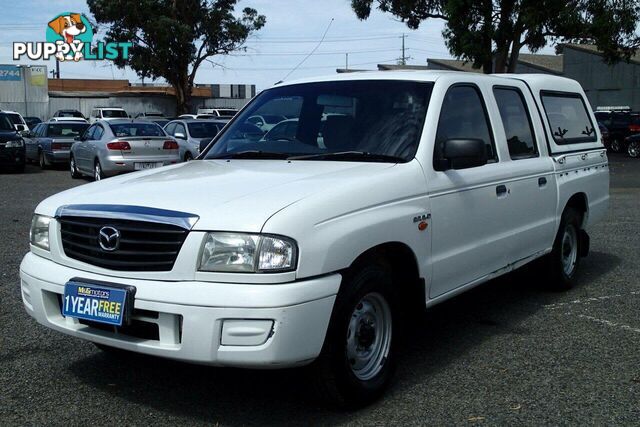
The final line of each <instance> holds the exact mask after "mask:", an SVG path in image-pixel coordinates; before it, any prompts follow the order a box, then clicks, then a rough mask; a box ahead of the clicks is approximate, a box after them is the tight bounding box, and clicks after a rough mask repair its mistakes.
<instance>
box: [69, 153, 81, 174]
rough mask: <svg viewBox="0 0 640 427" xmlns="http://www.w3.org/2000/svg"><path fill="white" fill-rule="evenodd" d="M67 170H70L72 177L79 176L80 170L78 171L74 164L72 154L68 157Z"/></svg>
mask: <svg viewBox="0 0 640 427" xmlns="http://www.w3.org/2000/svg"><path fill="white" fill-rule="evenodd" d="M69 172H71V178H72V179H78V178H80V172H78V168H77V166H76V159H74V158H73V156H71V157H70V158H69Z"/></svg>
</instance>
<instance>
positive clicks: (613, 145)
mask: <svg viewBox="0 0 640 427" xmlns="http://www.w3.org/2000/svg"><path fill="white" fill-rule="evenodd" d="M611 149H612V150H613V151H615V152H618V151H620V142H619V141H618V140H616V139H614V140H613V141H612V142H611Z"/></svg>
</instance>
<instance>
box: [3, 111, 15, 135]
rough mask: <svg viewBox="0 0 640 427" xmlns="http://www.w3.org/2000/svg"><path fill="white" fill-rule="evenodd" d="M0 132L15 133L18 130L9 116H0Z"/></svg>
mask: <svg viewBox="0 0 640 427" xmlns="http://www.w3.org/2000/svg"><path fill="white" fill-rule="evenodd" d="M0 130H8V131H14V132H15V130H16V128H14V127H13V124H11V120H9V116H8V114H1V115H0Z"/></svg>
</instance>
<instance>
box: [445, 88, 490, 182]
mask: <svg viewBox="0 0 640 427" xmlns="http://www.w3.org/2000/svg"><path fill="white" fill-rule="evenodd" d="M448 139H482V140H483V141H484V143H485V146H486V148H487V161H488V162H489V163H494V162H497V161H498V155H497V153H496V148H495V143H494V141H493V136H492V135H491V126H490V124H489V117H488V115H487V112H486V108H485V105H484V101H483V100H482V95H481V94H480V91H479V89H478V88H477V87H475V86H472V85H459V86H453V87H451V88H449V90H448V91H447V94H446V95H445V97H444V100H443V101H442V109H441V110H440V119H439V121H438V130H437V132H436V144H435V150H434V153H433V166H434V168H435V169H436V170H440V169H441V168H440V160H442V147H443V144H444V142H445V141H446V140H448Z"/></svg>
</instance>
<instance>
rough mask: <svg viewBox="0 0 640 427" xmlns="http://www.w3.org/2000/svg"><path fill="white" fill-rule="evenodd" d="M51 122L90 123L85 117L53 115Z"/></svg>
mask: <svg viewBox="0 0 640 427" xmlns="http://www.w3.org/2000/svg"><path fill="white" fill-rule="evenodd" d="M48 121H49V122H85V123H89V121H88V120H87V119H85V118H84V117H51V118H50V119H49V120H48Z"/></svg>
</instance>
